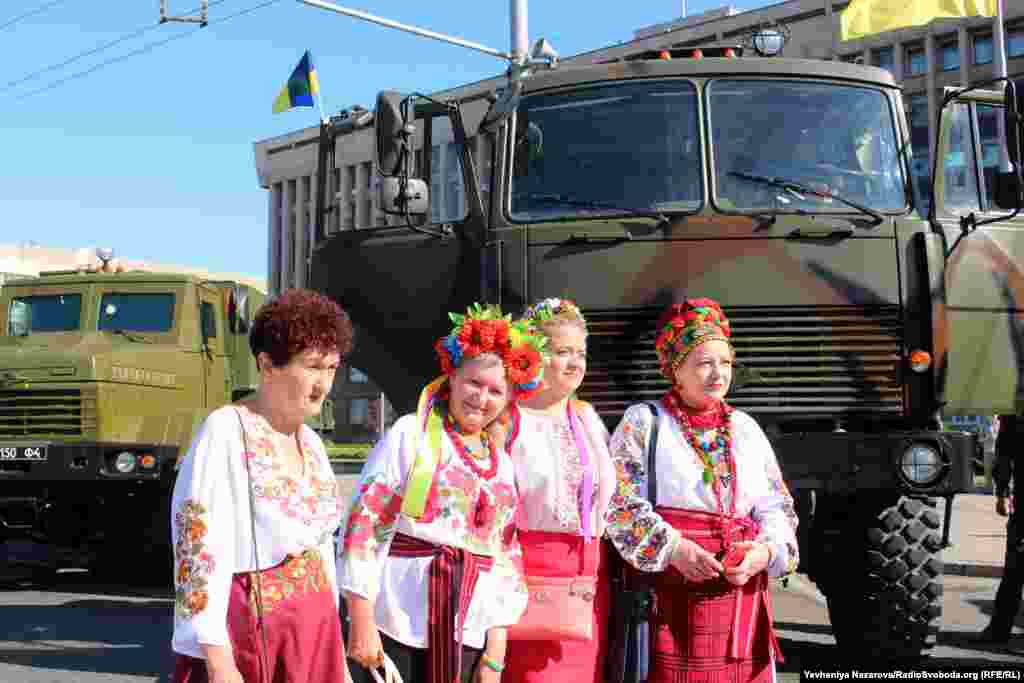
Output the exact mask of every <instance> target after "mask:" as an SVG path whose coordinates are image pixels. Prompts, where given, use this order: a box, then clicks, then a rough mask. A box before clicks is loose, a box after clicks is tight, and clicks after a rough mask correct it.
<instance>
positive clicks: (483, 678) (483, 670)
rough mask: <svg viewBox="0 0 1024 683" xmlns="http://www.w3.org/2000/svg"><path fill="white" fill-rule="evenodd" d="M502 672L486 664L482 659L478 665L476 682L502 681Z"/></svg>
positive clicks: (490, 682) (495, 682)
mask: <svg viewBox="0 0 1024 683" xmlns="http://www.w3.org/2000/svg"><path fill="white" fill-rule="evenodd" d="M500 682H501V674H500V673H498V672H497V671H495V670H494V669H492V668H491V667H489V666H487V665H486V664H484V663H483V662H482V661H481V662H480V663H479V664H477V667H476V683H500Z"/></svg>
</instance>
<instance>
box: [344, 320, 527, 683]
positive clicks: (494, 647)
mask: <svg viewBox="0 0 1024 683" xmlns="http://www.w3.org/2000/svg"><path fill="white" fill-rule="evenodd" d="M450 317H451V319H452V321H453V322H454V325H455V326H454V329H453V330H452V332H451V334H449V335H447V336H445V337H442V338H441V339H440V340H438V342H437V345H436V347H435V348H436V350H437V354H438V357H439V359H440V363H441V370H442V372H443V373H444V374H443V376H442V377H440V378H439V379H437V380H435V381H433V382H431V383H430V384H429V385H428V386H427V387H426V388H425V389H424V390H423V392H422V394H421V395H420V400H419V408H418V410H417V412H416V414H410V415H405V416H404V417H402V418H400V419H399V420H398V421H397V422H396V423H395V425H394V426H393V427H392V428H391V429H390V430H389V431H388V433H387V434H386V435H385V436H384V438H383V439H381V441H380V442H379V443H378V444H377V446H376V447H375V448H374V449H373V451H372V452H371V453H370V455H369V458H368V459H367V463H366V466H365V467H364V469H363V473H362V476H361V481H360V483H359V486H358V489H357V491H356V493H355V494H354V497H353V502H352V507H351V509H350V511H349V516H348V521H347V524H346V525H345V526H344V529H345V531H344V536H343V538H342V542H341V544H340V548H339V560H338V567H339V585H340V587H341V590H342V592H343V594H344V595H345V598H346V602H347V605H348V611H349V617H350V619H351V627H350V633H349V640H348V653H349V656H350V657H351V658H352V659H353V660H355V661H356V662H357V663H358V664H360V665H362V668H360V667H353V670H352V674H353V678H354V679H355V680H356V681H369V680H370V672H369V669H371V668H377V667H379V666H380V665H381V664H382V663H383V662H384V655H385V654H386V655H387V656H388V657H389V658H390V659H391V661H392V662H393V663H394V664H395V665H396V667H397V669H398V672H399V673H400V674H401V676H402V679H403V681H404V682H405V683H453V682H455V681H471V680H472V681H479V682H481V683H497V681H498V680H499V679H500V675H501V671H502V669H503V668H504V662H505V636H506V627H507V626H509V625H510V624H514V623H516V622H517V621H518V620H519V616H520V614H521V613H522V612H523V610H524V609H525V607H526V601H527V594H526V587H525V584H523V581H522V576H521V570H520V563H521V556H520V550H519V543H518V541H517V540H516V534H515V511H516V505H517V500H518V499H517V496H516V490H515V474H514V468H513V464H512V460H511V457H510V456H509V454H508V452H507V449H506V447H505V441H504V438H503V432H504V429H503V428H502V427H501V422H500V420H499V417H500V416H501V415H502V414H503V411H504V410H505V408H506V405H507V404H508V403H509V401H515V400H519V399H522V398H524V397H528V396H529V395H530V394H531V393H532V392H533V391H536V390H537V389H538V388H539V386H540V379H541V373H542V371H543V368H542V364H541V360H542V358H541V351H542V350H543V340H542V339H541V338H540V337H539V336H537V335H535V334H533V333H532V331H531V330H530V329H529V327H528V326H527V325H525V324H521V323H516V324H513V323H512V322H511V320H510V318H508V317H506V316H503V315H502V314H501V311H500V310H499V309H498V308H497V307H492V306H488V307H484V306H480V305H479V304H477V305H475V306H473V307H471V308H470V309H469V310H468V311H467V312H466V314H465V315H454V314H453V315H450Z"/></svg>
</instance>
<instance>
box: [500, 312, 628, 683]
mask: <svg viewBox="0 0 1024 683" xmlns="http://www.w3.org/2000/svg"><path fill="white" fill-rule="evenodd" d="M524 320H525V321H527V322H528V323H530V325H531V326H532V327H533V329H535V330H537V331H538V332H539V333H540V334H541V335H543V337H544V339H545V347H544V348H545V351H544V355H545V364H544V382H543V386H542V388H541V390H540V391H539V392H538V393H537V394H536V395H535V396H534V397H533V398H531V399H530V400H528V401H524V402H522V403H520V404H519V405H518V406H516V411H515V413H516V418H517V419H518V424H517V429H516V430H515V432H516V434H517V437H516V439H515V443H514V445H513V447H512V459H513V461H514V462H515V464H516V485H517V488H518V490H519V501H520V502H519V516H518V521H517V527H518V535H519V543H520V546H521V547H522V549H523V570H524V573H525V574H526V575H527V576H540V577H563V578H572V577H577V576H586V577H592V578H594V579H597V581H596V591H594V593H593V597H594V600H593V601H592V602H591V603H590V604H591V610H590V613H589V614H588V615H587V617H586V618H587V620H588V623H590V626H591V637H590V639H589V640H569V639H560V640H554V639H548V640H540V639H537V638H536V636H535V635H534V634H532V633H530V632H527V633H526V634H524V635H525V636H527V638H524V639H521V640H520V639H516V637H515V634H516V631H515V630H513V632H512V633H511V634H510V636H511V637H510V640H509V646H508V657H507V659H508V667H507V669H506V671H505V674H504V675H503V676H502V681H503V682H504V683H533V682H540V681H555V680H559V681H572V682H573V683H601V681H603V679H604V675H603V673H604V672H603V668H604V652H605V644H606V642H607V611H608V610H607V605H608V588H607V580H606V576H605V575H604V572H603V571H601V569H602V568H603V563H602V562H601V536H602V535H603V534H604V514H605V511H606V510H607V509H608V501H609V499H610V498H611V495H612V491H614V489H615V469H614V468H613V467H612V463H611V457H610V456H609V454H608V430H607V428H606V427H605V426H604V423H603V422H601V418H600V417H598V415H597V413H596V412H595V411H594V409H593V408H592V407H591V406H590V405H589V404H586V403H583V402H582V401H579V400H577V399H576V398H575V397H574V394H575V392H576V390H577V389H578V388H579V386H580V383H581V382H583V376H584V373H586V370H587V323H586V320H585V319H584V317H583V314H582V313H580V310H579V308H577V307H576V305H575V304H574V303H573V302H572V301H569V300H568V299H544V300H543V301H540V302H538V303H537V304H535V305H533V306H531V307H530V308H528V309H527V311H526V313H525V315H524ZM588 585H589V584H588ZM562 616H563V617H566V616H568V615H562Z"/></svg>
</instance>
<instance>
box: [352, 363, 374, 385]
mask: <svg viewBox="0 0 1024 683" xmlns="http://www.w3.org/2000/svg"><path fill="white" fill-rule="evenodd" d="M348 381H349V382H350V383H352V384H366V383H367V382H369V381H370V378H369V376H367V374H366V373H365V372H363V371H362V370H359V369H357V368H353V367H351V366H350V367H349V369H348Z"/></svg>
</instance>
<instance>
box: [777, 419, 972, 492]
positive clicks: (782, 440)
mask: <svg viewBox="0 0 1024 683" xmlns="http://www.w3.org/2000/svg"><path fill="white" fill-rule="evenodd" d="M771 441H772V446H773V447H774V448H775V452H776V454H777V456H778V459H779V464H780V466H781V467H782V471H783V473H784V475H785V477H786V480H787V482H789V484H790V485H791V486H792V487H793V488H794V489H802V490H809V489H815V490H820V491H824V492H826V493H835V494H852V493H855V492H858V491H894V492H899V493H902V494H905V495H921V496H946V495H952V494H956V493H964V492H966V491H970V490H972V489H973V487H974V472H973V457H974V455H975V452H976V449H977V443H976V442H977V438H976V437H975V436H974V435H973V434H968V433H964V432H935V431H924V430H921V431H905V432H886V433H880V434H868V433H858V432H816V433H797V434H782V435H779V436H777V437H774V438H772V439H771ZM914 446H923V447H925V449H918V450H917V451H915V453H916V456H915V455H911V454H910V453H909V450H910V449H911V448H912V447H914ZM931 453H935V454H937V456H938V458H937V460H936V464H937V467H935V468H932V467H931V466H930V465H929V463H930V462H931V461H930V454H931ZM922 455H924V456H926V457H924V458H922V457H921V456H922Z"/></svg>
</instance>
